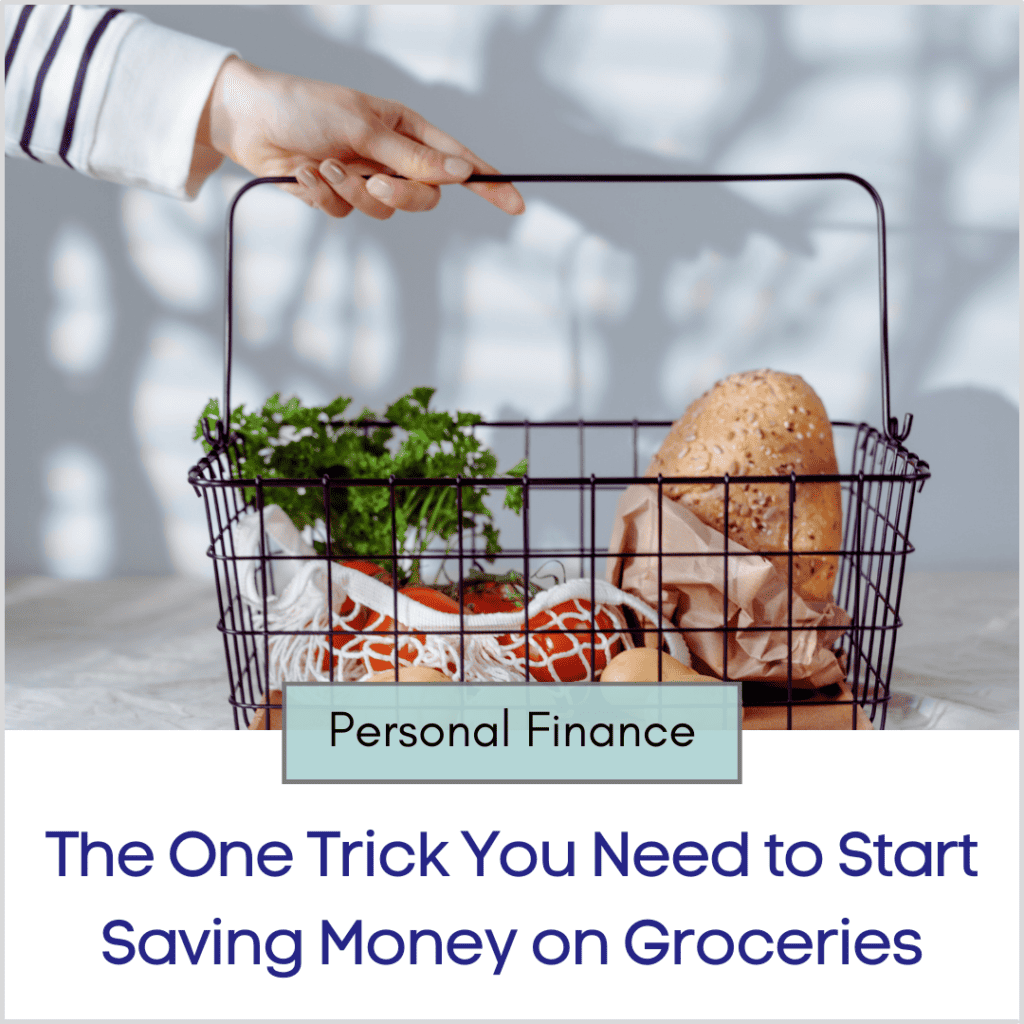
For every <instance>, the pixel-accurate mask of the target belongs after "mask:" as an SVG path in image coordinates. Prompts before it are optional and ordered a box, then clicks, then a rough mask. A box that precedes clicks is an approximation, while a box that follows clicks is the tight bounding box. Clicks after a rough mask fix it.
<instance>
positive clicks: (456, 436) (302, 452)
mask: <svg viewBox="0 0 1024 1024" xmlns="http://www.w3.org/2000/svg"><path fill="white" fill-rule="evenodd" d="M433 395H434V389H433V388H413V389H412V391H410V392H409V394H407V395H403V396H402V397H401V398H399V399H398V401H396V402H395V403H394V404H393V405H391V406H389V407H388V408H387V409H386V410H385V412H384V415H383V416H378V415H377V414H375V413H373V412H371V411H370V410H369V409H364V410H363V411H362V413H361V414H360V415H359V417H358V418H357V419H356V420H350V421H341V420H339V417H340V416H341V415H342V414H343V413H344V412H345V410H346V409H347V408H348V407H349V405H350V404H351V401H352V400H351V399H350V398H336V399H335V400H334V401H333V402H331V403H330V404H329V405H326V406H319V407H311V408H306V407H304V406H303V405H302V403H301V402H300V401H299V400H298V399H297V398H291V399H289V400H288V401H287V402H282V401H281V396H280V394H275V395H273V396H271V398H270V399H268V401H267V402H266V404H265V405H264V406H263V408H262V409H261V410H260V411H259V412H249V413H247V412H245V409H244V406H239V407H238V408H237V409H235V410H234V412H233V413H232V414H231V423H230V428H229V432H230V433H231V434H232V435H234V437H235V440H236V442H237V466H236V471H237V474H238V476H239V477H240V478H242V479H253V478H255V477H257V476H260V477H262V478H263V479H264V480H273V479H288V480H309V481H317V483H316V484H315V485H313V486H310V485H309V484H307V485H306V486H305V487H265V489H264V494H265V496H266V497H265V500H266V501H267V503H268V504H270V503H274V504H277V505H280V506H281V508H282V509H283V510H284V511H285V513H287V515H288V516H289V517H290V518H291V520H292V522H293V523H295V525H296V527H297V528H298V529H300V530H301V529H303V528H304V527H306V526H314V525H315V524H316V523H317V521H318V520H325V519H326V520H327V521H329V523H330V536H331V555H332V557H360V558H367V559H370V560H372V561H375V562H376V563H377V564H379V565H380V566H381V567H382V568H384V569H386V570H387V571H388V572H393V573H394V574H395V576H396V578H397V579H398V582H399V584H400V585H404V584H406V583H408V582H410V581H418V579H419V556H421V555H422V554H423V553H424V552H425V551H427V550H428V549H429V548H431V545H432V544H434V543H435V542H436V541H438V540H440V541H441V542H443V544H444V550H445V551H447V550H448V549H449V547H450V544H451V542H452V540H453V538H455V537H456V536H457V534H458V532H459V530H460V529H476V530H478V531H479V534H480V536H481V538H482V539H483V541H484V550H485V554H484V557H485V558H486V559H487V560H488V561H493V560H494V556H495V555H497V554H500V553H501V547H500V545H499V543H498V531H497V529H495V527H494V525H493V516H492V513H491V511H490V509H489V508H488V507H487V505H486V504H485V502H484V498H485V497H486V496H487V494H488V491H487V489H486V488H483V487H480V486H478V485H467V486H463V487H462V488H461V490H462V517H461V520H460V517H459V514H458V500H457V496H456V493H455V492H456V488H455V486H454V485H448V486H442V485H423V486H415V485H404V486H400V487H396V488H395V547H396V553H397V555H398V556H399V558H400V559H405V560H410V559H411V568H410V569H408V570H406V569H405V568H404V567H403V566H402V565H400V564H392V560H391V558H389V557H386V556H388V555H390V553H391V550H392V548H391V542H392V541H391V508H390V501H389V494H388V488H387V487H385V486H377V487H374V486H369V487H359V486H350V487H345V486H332V487H331V488H330V490H329V494H330V502H329V505H330V508H329V510H328V511H327V513H326V514H325V509H324V490H323V486H322V485H321V484H320V481H321V480H322V478H323V477H324V476H327V477H329V478H331V479H332V480H340V479H358V478H362V479H385V480H386V479H387V478H388V477H390V476H394V477H396V478H398V479H415V478H418V477H422V478H431V477H435V478H436V477H444V478H453V477H456V476H460V475H461V476H462V477H464V478H467V477H468V478H473V479H487V478H490V477H493V476H494V475H495V474H496V472H497V468H498V461H497V459H496V457H495V456H494V453H493V452H491V451H490V450H489V449H488V448H486V447H484V445H482V444H481V443H480V441H479V440H477V438H476V437H474V436H473V434H472V427H473V426H474V425H475V424H477V423H480V422H481V417H480V416H478V415H476V414H475V413H465V412H459V413H456V414H455V415H454V416H452V415H451V414H449V413H446V412H433V411H431V410H430V409H429V405H430V400H431V398H432V397H433ZM219 417H220V408H219V403H218V402H217V399H215V398H214V399H211V400H210V401H209V402H208V403H207V405H206V408H205V409H204V410H203V411H202V413H201V415H200V417H199V421H198V423H197V424H196V432H195V438H196V440H201V439H203V429H202V427H203V422H204V421H206V422H207V423H208V425H209V428H210V434H211V436H216V423H217V420H218V419H219ZM381 421H386V422H387V423H388V424H389V425H386V426H381V425H373V424H375V423H376V424H379V423H380V422H381ZM396 429H397V431H398V432H399V433H398V434H396ZM203 447H204V448H205V450H206V451H207V452H209V451H210V450H211V446H210V444H209V443H207V442H206V441H205V440H203ZM525 472H526V461H525V460H523V461H522V462H520V463H519V464H518V465H517V466H514V467H513V468H512V469H511V470H510V471H509V473H508V475H509V476H522V475H523V474H524V473H525ZM255 494H256V489H255V488H254V487H249V488H246V489H245V498H246V500H247V501H252V500H253V499H254V498H255ZM522 503H523V495H522V488H521V487H507V488H506V489H505V506H506V507H507V508H510V509H512V510H513V511H515V512H520V511H521V510H522ZM315 546H316V548H317V550H318V551H319V552H320V553H321V554H322V553H324V551H325V546H324V544H322V543H320V542H316V545H315ZM434 550H435V551H436V550H437V548H436V547H435V548H434ZM431 561H433V560H431ZM436 564H441V562H440V560H438V561H437V563H436Z"/></svg>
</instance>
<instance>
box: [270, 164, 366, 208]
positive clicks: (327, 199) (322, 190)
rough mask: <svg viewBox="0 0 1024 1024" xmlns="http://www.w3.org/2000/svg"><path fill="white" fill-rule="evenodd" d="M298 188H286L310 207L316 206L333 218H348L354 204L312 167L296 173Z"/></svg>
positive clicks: (299, 169)
mask: <svg viewBox="0 0 1024 1024" xmlns="http://www.w3.org/2000/svg"><path fill="white" fill-rule="evenodd" d="M295 177H296V178H298V179H299V184H298V186H285V187H286V188H287V190H288V191H289V192H292V194H293V195H297V196H298V197H299V198H300V199H302V200H303V201H304V202H307V203H309V205H310V206H315V207H317V208H318V209H321V210H323V211H324V213H326V214H328V215H329V216H331V217H347V216H348V215H349V214H350V213H351V212H352V206H353V204H352V203H350V202H348V201H347V200H346V199H345V198H344V197H343V196H340V195H338V193H337V192H335V191H334V189H332V188H331V187H330V186H329V185H328V184H327V182H325V181H324V180H323V179H322V178H321V177H320V176H319V175H318V174H317V173H316V172H315V171H314V170H313V169H312V168H311V167H300V168H298V170H296V172H295Z"/></svg>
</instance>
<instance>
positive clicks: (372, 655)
mask: <svg viewBox="0 0 1024 1024" xmlns="http://www.w3.org/2000/svg"><path fill="white" fill-rule="evenodd" d="M400 593H402V594H405V596H406V597H408V598H410V599H411V600H413V601H416V602H417V603H418V604H422V605H426V606H427V607H428V608H433V609H434V610H435V611H438V612H445V613H446V614H448V615H458V614H459V603H458V601H453V600H452V599H451V598H450V597H448V596H447V595H446V594H442V593H441V592H440V591H439V590H434V588H433V587H423V586H419V587H403V588H402V590H401V591H400ZM376 618H377V619H378V620H379V621H377V622H374V623H372V625H371V628H372V629H374V630H376V631H377V632H379V633H382V634H386V635H387V636H386V638H385V637H382V638H381V639H380V640H378V639H377V638H376V637H374V638H373V639H368V640H367V641H366V645H365V646H366V650H367V651H368V652H369V657H368V661H369V663H370V667H371V669H372V670H373V671H374V672H383V671H385V670H386V669H389V668H394V665H395V654H394V652H395V642H394V633H393V632H392V631H393V630H394V628H395V620H394V619H392V618H391V616H390V615H384V616H379V615H378V616H376ZM413 635H414V637H415V639H417V640H418V641H419V642H420V643H424V642H425V641H426V635H425V634H423V633H415V634H413ZM398 656H399V659H400V660H401V661H403V662H406V663H409V662H412V661H414V660H415V658H416V648H415V647H414V646H413V645H412V644H403V645H402V646H401V647H400V648H399V652H398Z"/></svg>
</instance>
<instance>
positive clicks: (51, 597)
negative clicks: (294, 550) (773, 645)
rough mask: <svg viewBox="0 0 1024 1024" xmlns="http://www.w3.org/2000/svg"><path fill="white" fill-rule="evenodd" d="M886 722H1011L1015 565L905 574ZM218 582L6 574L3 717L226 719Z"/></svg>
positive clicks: (959, 725) (137, 722)
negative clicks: (13, 576) (12, 576)
mask: <svg viewBox="0 0 1024 1024" xmlns="http://www.w3.org/2000/svg"><path fill="white" fill-rule="evenodd" d="M902 615H903V620H904V626H903V628H902V629H901V630H900V633H899V637H898V641H897V645H896V662H895V668H894V671H893V680H892V692H893V696H892V700H891V702H890V706H889V716H888V722H887V725H886V728H887V729H1016V728H1017V723H1018V688H1019V663H1018V618H1019V597H1018V574H1017V573H1015V572H1001V573H997V572H961V573H929V572H919V573H908V577H907V580H906V583H905V586H904V596H903V607H902ZM216 621H217V599H216V594H215V593H214V588H213V583H212V582H211V581H205V580H196V579H190V578H184V577H140V578H131V579H114V580H102V581H69V580H54V579H46V578H41V577H30V578H20V579H10V580H8V581H7V585H6V690H5V692H6V726H7V728H8V729H230V728H232V727H233V722H232V716H231V711H230V708H229V706H228V703H227V675H226V671H225V662H224V644H223V641H222V639H221V635H220V633H219V632H218V631H217V630H216V628H215V623H216Z"/></svg>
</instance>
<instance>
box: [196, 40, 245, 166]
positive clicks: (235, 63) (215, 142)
mask: <svg viewBox="0 0 1024 1024" xmlns="http://www.w3.org/2000/svg"><path fill="white" fill-rule="evenodd" d="M258 71H259V69H258V68H256V67H254V66H253V65H252V64H249V63H248V62H246V61H244V60H242V59H241V58H240V57H237V56H235V55H232V56H230V57H228V59H227V60H226V61H224V63H223V64H222V65H221V68H220V71H219V72H218V73H217V77H216V79H215V80H214V83H213V88H212V89H211V90H210V96H209V99H208V100H207V102H206V107H205V109H204V110H203V116H202V118H200V122H199V131H198V132H197V134H196V143H197V145H203V146H206V147H208V148H209V149H212V150H214V151H215V152H216V153H218V154H219V155H220V156H222V157H224V156H226V157H228V158H229V159H230V160H234V161H235V163H238V162H239V161H238V157H237V153H238V150H239V146H238V139H239V128H240V126H241V124H242V121H243V118H244V117H245V116H246V114H248V115H249V116H250V117H251V115H252V110H253V107H254V106H255V102H256V88H255V84H256V73H257V72H258Z"/></svg>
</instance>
